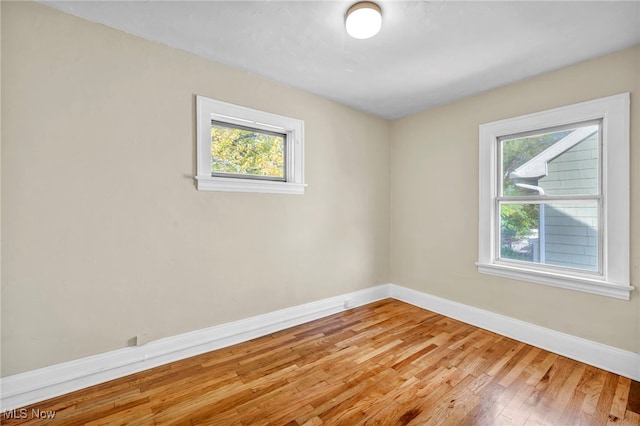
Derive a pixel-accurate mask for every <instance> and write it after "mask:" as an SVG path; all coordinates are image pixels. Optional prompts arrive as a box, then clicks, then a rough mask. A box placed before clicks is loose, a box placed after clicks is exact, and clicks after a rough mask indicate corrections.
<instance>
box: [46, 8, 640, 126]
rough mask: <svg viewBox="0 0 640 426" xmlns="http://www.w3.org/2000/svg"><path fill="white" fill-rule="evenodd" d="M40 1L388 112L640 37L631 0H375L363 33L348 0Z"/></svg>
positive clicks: (397, 113) (407, 110)
mask: <svg viewBox="0 0 640 426" xmlns="http://www.w3.org/2000/svg"><path fill="white" fill-rule="evenodd" d="M43 3H45V4H47V5H50V6H52V7H55V8H57V9H60V10H63V11H65V12H68V13H71V14H73V15H77V16H80V17H83V18H86V19H88V20H91V21H94V22H99V23H102V24H105V25H108V26H110V27H114V28H117V29H120V30H123V31H126V32H129V33H132V34H136V35H139V36H141V37H144V38H146V39H149V40H154V41H157V42H160V43H163V44H166V45H169V46H172V47H175V48H178V49H182V50H185V51H188V52H192V53H194V54H196V55H199V56H202V57H205V58H208V59H211V60H213V61H216V62H219V63H223V64H226V65H230V66H232V67H235V68H238V69H241V70H245V71H249V72H252V73H255V74H259V75H262V76H265V77H268V78H270V79H273V80H277V81H280V82H283V83H286V84H288V85H290V86H293V87H297V88H300V89H303V90H306V91H308V92H311V93H315V94H317V95H320V96H323V97H325V98H328V99H332V100H334V101H337V102H340V103H342V104H346V105H349V106H351V107H353V108H356V109H360V110H363V111H366V112H369V113H372V114H375V115H378V116H381V117H385V118H390V119H394V118H398V117H402V116H405V115H408V114H411V113H414V112H418V111H421V110H424V109H427V108H431V107H434V106H436V105H441V104H444V103H447V102H451V101H454V100H456V99H460V98H463V97H466V96H470V95H474V94H477V93H479V92H482V91H485V90H488V89H492V88H495V87H499V86H502V85H505V84H508V83H511V82H515V81H518V80H522V79H525V78H528V77H531V76H534V75H536V74H540V73H544V72H547V71H551V70H554V69H557V68H561V67H564V66H566V65H569V64H573V63H576V62H579V61H583V60H585V59H589V58H593V57H597V56H601V55H604V54H606V53H609V52H613V51H616V50H621V49H624V48H627V47H630V46H633V45H637V44H640V2H639V1H603V2H591V1H590V2H585V1H567V2H560V1H510V2H506V1H504V2H485V1H470V2H460V1H429V2H425V1H379V2H378V4H379V5H380V6H381V8H382V10H383V27H382V31H381V32H380V34H378V35H377V36H375V37H373V38H371V39H368V40H356V39H352V38H350V37H349V36H347V35H346V33H345V31H344V14H345V12H346V10H347V9H348V8H349V6H350V5H351V4H353V3H355V0H354V1H353V2H349V1H309V0H307V1H270V0H266V1H264V0H263V1H158V0H151V1H46V2H43Z"/></svg>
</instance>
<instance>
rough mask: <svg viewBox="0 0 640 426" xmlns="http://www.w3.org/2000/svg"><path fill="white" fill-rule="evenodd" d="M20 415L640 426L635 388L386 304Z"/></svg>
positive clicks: (199, 421) (141, 421)
mask: <svg viewBox="0 0 640 426" xmlns="http://www.w3.org/2000/svg"><path fill="white" fill-rule="evenodd" d="M32 409H36V410H40V412H41V413H47V412H49V411H51V412H55V419H54V420H38V419H35V418H33V416H32V414H33V412H32ZM19 413H20V411H19V410H17V414H19ZM26 413H27V418H26V419H7V418H4V419H2V420H3V421H2V424H3V425H16V424H61V425H80V424H90V425H94V424H95V425H98V424H108V425H116V424H118V425H119V424H123V425H154V424H157V425H160V424H171V425H191V424H193V425H308V426H315V425H349V426H351V425H440V424H445V425H561V426H568V425H640V383H638V382H635V381H632V380H629V379H627V378H624V377H621V376H618V375H615V374H611V373H608V372H606V371H603V370H600V369H598V368H595V367H591V366H588V365H585V364H582V363H579V362H576V361H572V360H570V359H567V358H564V357H562V356H559V355H556V354H553V353H550V352H547V351H544V350H541V349H539V348H535V347H533V346H529V345H526V344H524V343H520V342H518V341H515V340H512V339H508V338H506V337H502V336H500V335H497V334H494V333H491V332H488V331H486V330H482V329H479V328H476V327H473V326H470V325H468V324H465V323H462V322H459V321H456V320H453V319H450V318H447V317H444V316H442V315H438V314H435V313H433V312H429V311H425V310H423V309H420V308H417V307H414V306H411V305H408V304H405V303H402V302H398V301H395V300H390V299H387V300H383V301H380V302H376V303H372V304H370V305H367V306H363V307H359V308H355V309H353V310H350V311H347V312H344V313H340V314H336V315H333V316H331V317H327V318H323V319H321V320H317V321H313V322H310V323H307V324H304V325H301V326H298V327H293V328H290V329H287V330H283V331H280V332H277V333H274V334H272V335H269V336H265V337H262V338H258V339H254V340H252V341H249V342H245V343H242V344H239V345H235V346H232V347H229V348H225V349H221V350H218V351H214V352H210V353H207V354H204V355H200V356H197V357H193V358H189V359H186V360H183V361H179V362H175V363H172V364H168V365H165V366H161V367H158V368H154V369H152V370H148V371H146V372H142V373H138V374H134V375H131V376H128V377H124V378H121V379H118V380H114V381H111V382H108V383H104V384H101V385H98V386H93V387H91V388H88V389H85V390H81V391H78V392H74V393H71V394H68V395H64V396H61V397H58V398H54V399H51V400H48V401H44V402H41V403H38V404H35V405H33V406H30V407H26Z"/></svg>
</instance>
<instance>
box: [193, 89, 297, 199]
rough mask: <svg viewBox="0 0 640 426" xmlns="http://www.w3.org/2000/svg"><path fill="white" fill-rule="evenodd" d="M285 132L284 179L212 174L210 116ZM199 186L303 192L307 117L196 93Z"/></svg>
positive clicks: (291, 192)
mask: <svg viewBox="0 0 640 426" xmlns="http://www.w3.org/2000/svg"><path fill="white" fill-rule="evenodd" d="M212 119H213V120H215V121H217V122H222V123H228V124H231V125H240V126H243V127H246V128H250V129H255V130H256V131H258V132H259V131H269V132H274V131H276V132H278V133H283V134H286V137H287V142H286V144H285V146H286V148H285V149H286V154H285V159H286V166H285V170H286V176H285V179H286V180H285V181H284V182H283V181H274V180H261V179H244V178H242V177H237V178H236V177H231V176H230V177H226V176H225V177H221V176H212V174H211V120H212ZM196 139H197V175H196V182H197V185H196V187H197V189H198V190H200V191H230V192H262V193H275V194H304V190H305V187H306V186H307V185H306V184H305V183H304V121H302V120H298V119H295V118H290V117H285V116H282V115H277V114H272V113H270V112H265V111H260V110H257V109H252V108H247V107H244V106H240V105H234V104H230V103H227V102H222V101H219V100H216V99H210V98H206V97H204V96H196Z"/></svg>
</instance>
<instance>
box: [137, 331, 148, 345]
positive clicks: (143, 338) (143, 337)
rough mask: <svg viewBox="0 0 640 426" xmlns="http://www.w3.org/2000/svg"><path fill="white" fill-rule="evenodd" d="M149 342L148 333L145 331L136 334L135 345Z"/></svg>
mask: <svg viewBox="0 0 640 426" xmlns="http://www.w3.org/2000/svg"><path fill="white" fill-rule="evenodd" d="M147 343H149V335H148V334H147V333H140V334H138V335H137V336H136V346H142V345H146V344H147Z"/></svg>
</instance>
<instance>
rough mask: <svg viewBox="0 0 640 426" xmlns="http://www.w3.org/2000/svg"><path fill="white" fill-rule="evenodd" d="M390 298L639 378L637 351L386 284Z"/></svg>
mask: <svg viewBox="0 0 640 426" xmlns="http://www.w3.org/2000/svg"><path fill="white" fill-rule="evenodd" d="M389 297H392V298H394V299H397V300H401V301H403V302H406V303H410V304H412V305H415V306H418V307H420V308H423V309H427V310H429V311H433V312H437V313H439V314H442V315H445V316H447V317H450V318H453V319H457V320H459V321H462V322H465V323H468V324H471V325H474V326H476V327H480V328H484V329H485V330H489V331H493V332H494V333H498V334H501V335H503V336H506V337H510V338H512V339H515V340H518V341H520V342H524V343H528V344H530V345H533V346H537V347H539V348H542V349H546V350H548V351H550V352H553V353H556V354H558V355H562V356H565V357H567V358H571V359H574V360H576V361H580V362H584V363H585V364H589V365H592V366H594V367H598V368H601V369H603V370H607V371H610V372H612V373H615V374H620V375H621V376H625V377H628V378H630V379H633V380H638V381H640V354H637V353H635V352H630V351H625V350H623V349H618V348H615V347H613V346H607V345H604V344H601V343H598V342H594V341H592V340H587V339H583V338H581V337H577V336H573V335H571V334H566V333H562V332H559V331H556V330H552V329H549V328H545V327H541V326H539V325H535V324H531V323H528V322H525V321H521V320H518V319H515V318H511V317H508V316H505V315H500V314H496V313H494V312H491V311H486V310H483V309H479V308H475V307H473V306H469V305H464V304H462V303H458V302H453V301H451V300H448V299H443V298H440V297H436V296H432V295H430V294H427V293H422V292H419V291H416V290H412V289H409V288H406V287H401V286H398V285H394V284H389Z"/></svg>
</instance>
